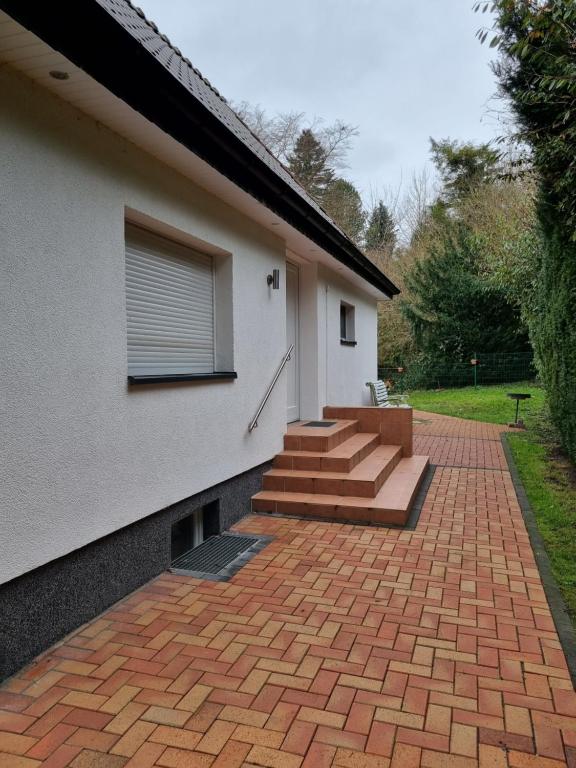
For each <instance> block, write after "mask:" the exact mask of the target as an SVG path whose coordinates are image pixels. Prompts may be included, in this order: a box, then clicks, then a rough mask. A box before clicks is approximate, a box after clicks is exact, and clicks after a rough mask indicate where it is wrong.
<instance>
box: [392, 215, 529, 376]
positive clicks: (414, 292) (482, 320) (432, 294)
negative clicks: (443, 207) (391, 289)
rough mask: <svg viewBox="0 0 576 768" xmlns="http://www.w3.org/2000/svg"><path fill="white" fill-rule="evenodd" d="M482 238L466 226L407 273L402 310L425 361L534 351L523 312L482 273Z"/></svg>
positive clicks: (456, 228) (446, 235)
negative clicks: (478, 242) (478, 352)
mask: <svg viewBox="0 0 576 768" xmlns="http://www.w3.org/2000/svg"><path fill="white" fill-rule="evenodd" d="M481 264H482V259H481V258H480V256H479V254H478V244H477V242H476V239H475V238H474V236H473V235H472V233H471V232H470V230H468V229H467V227H465V226H464V225H462V224H457V225H455V226H454V227H453V230H452V232H448V231H447V232H445V233H444V235H443V237H442V238H441V239H440V240H439V241H438V242H437V243H436V244H435V245H434V246H432V248H431V251H430V254H429V255H428V257H427V258H425V259H422V260H420V261H417V262H416V263H415V264H414V265H413V266H412V267H411V269H410V270H408V272H407V273H406V275H405V284H406V287H407V289H408V292H409V295H410V300H406V299H405V300H404V301H403V302H402V311H403V313H404V316H405V317H406V319H407V320H408V322H409V323H410V325H411V327H412V331H413V334H414V338H415V341H416V344H417V345H418V348H419V350H420V352H421V353H422V356H423V360H424V361H428V362H430V363H431V364H435V365H437V364H438V362H439V361H446V362H454V361H465V360H467V359H469V358H470V357H473V355H474V354H475V352H476V351H482V352H518V351H528V349H529V347H528V338H527V333H526V330H525V328H524V326H523V324H522V322H521V320H520V311H519V309H518V308H517V307H515V306H513V305H512V304H511V303H510V302H509V301H508V299H507V297H506V294H505V291H504V289H502V288H499V287H498V286H496V285H494V284H493V283H491V282H490V281H488V280H486V277H485V276H484V275H483V274H482V270H481V267H480V265H481Z"/></svg>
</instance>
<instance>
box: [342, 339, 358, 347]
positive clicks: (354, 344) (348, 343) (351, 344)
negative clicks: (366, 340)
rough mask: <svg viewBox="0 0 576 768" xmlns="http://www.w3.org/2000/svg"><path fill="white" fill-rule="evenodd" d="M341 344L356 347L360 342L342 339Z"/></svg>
mask: <svg viewBox="0 0 576 768" xmlns="http://www.w3.org/2000/svg"><path fill="white" fill-rule="evenodd" d="M340 344H343V345H344V346H345V347H355V346H356V344H358V342H357V341H349V340H348V339H340Z"/></svg>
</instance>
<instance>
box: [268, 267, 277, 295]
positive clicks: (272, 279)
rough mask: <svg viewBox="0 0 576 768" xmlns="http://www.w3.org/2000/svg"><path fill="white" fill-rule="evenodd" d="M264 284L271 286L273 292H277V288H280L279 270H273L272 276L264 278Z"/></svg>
mask: <svg viewBox="0 0 576 768" xmlns="http://www.w3.org/2000/svg"><path fill="white" fill-rule="evenodd" d="M266 282H267V283H268V285H271V286H272V288H273V289H274V290H275V291H277V290H278V288H280V270H279V269H273V270H272V274H271V275H268V277H267V278H266Z"/></svg>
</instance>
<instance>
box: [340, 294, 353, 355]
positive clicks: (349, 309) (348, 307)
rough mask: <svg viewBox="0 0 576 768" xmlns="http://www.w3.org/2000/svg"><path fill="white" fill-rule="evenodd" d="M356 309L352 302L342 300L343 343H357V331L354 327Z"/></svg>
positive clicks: (341, 337) (341, 330)
mask: <svg viewBox="0 0 576 768" xmlns="http://www.w3.org/2000/svg"><path fill="white" fill-rule="evenodd" d="M354 315H355V310H354V307H353V306H352V304H347V303H346V302H345V301H341V302H340V342H341V343H342V344H349V345H355V344H356V333H355V327H354V319H355V318H354Z"/></svg>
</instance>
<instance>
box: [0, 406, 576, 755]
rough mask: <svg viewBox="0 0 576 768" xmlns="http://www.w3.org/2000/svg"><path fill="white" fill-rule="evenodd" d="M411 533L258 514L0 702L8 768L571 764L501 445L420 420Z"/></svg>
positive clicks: (575, 697)
mask: <svg viewBox="0 0 576 768" xmlns="http://www.w3.org/2000/svg"><path fill="white" fill-rule="evenodd" d="M417 415H418V416H419V423H416V424H415V427H414V432H415V450H416V451H417V452H418V453H426V454H430V456H431V457H432V462H433V463H434V464H436V469H435V473H434V477H433V479H432V482H431V484H430V487H429V489H428V492H427V495H426V499H425V501H424V504H423V507H422V511H421V513H420V518H419V520H418V523H417V526H416V529H415V530H410V531H402V530H399V529H386V528H377V527H363V526H361V525H347V524H345V523H338V524H335V523H322V522H315V521H311V520H297V519H288V518H279V517H267V516H249V517H246V518H244V519H243V520H242V521H240V523H238V524H237V525H236V527H235V529H236V530H237V531H238V532H244V533H257V534H266V535H269V536H271V537H272V538H273V540H272V541H271V543H270V544H269V545H268V546H267V547H266V548H265V549H264V550H263V551H262V552H261V553H260V554H259V555H257V556H256V557H255V558H254V559H252V560H251V561H250V562H249V563H247V564H246V565H245V566H244V568H243V569H242V570H240V571H239V572H238V573H237V574H236V575H235V576H234V577H233V578H232V580H231V581H229V582H203V581H201V580H199V579H191V578H188V577H186V576H180V575H173V574H169V573H165V574H162V575H161V576H159V577H158V578H156V579H154V580H153V581H152V582H150V583H149V584H147V585H145V586H144V587H143V588H142V589H140V590H139V591H138V592H136V593H134V594H133V595H130V596H129V597H128V598H127V599H126V600H125V601H124V602H123V603H122V604H120V605H117V606H115V607H114V608H113V609H111V610H110V611H108V612H106V613H104V614H103V615H102V616H101V617H99V618H98V619H96V620H95V621H93V622H91V623H90V624H88V625H86V626H84V627H81V628H80V629H79V630H78V631H77V632H76V633H75V634H74V635H72V636H70V637H68V638H67V639H66V640H65V641H64V642H63V643H62V644H61V645H59V646H58V647H56V648H54V649H52V650H51V651H48V652H47V653H46V654H44V656H42V657H41V658H40V659H39V660H38V661H37V662H36V663H35V664H33V665H30V666H29V667H28V668H27V669H25V670H23V671H22V672H21V673H20V674H19V675H16V676H15V677H13V678H12V679H11V680H9V681H6V683H5V684H4V685H3V686H1V687H0V768H35V766H43V768H67V767H70V768H124V766H127V767H128V768H132V766H135V767H136V766H138V768H147V766H163V767H164V768H180V767H181V766H185V768H236V766H237V767H238V768H241V767H242V766H244V768H250V767H251V766H267V767H268V768H276V767H277V766H281V768H420V767H423V768H427V767H428V768H436V766H438V767H439V768H440V767H441V768H444V766H445V767H446V768H472V767H473V766H474V767H475V768H566V766H568V768H574V766H576V693H575V692H574V691H573V688H572V684H571V680H570V677H569V674H568V669H567V666H566V661H565V659H564V655H563V653H562V650H561V646H560V644H559V641H558V636H557V634H556V630H555V628H554V624H553V622H552V619H551V615H550V611H549V607H548V605H547V602H546V597H545V593H544V591H543V588H542V583H541V580H540V576H539V573H538V570H537V566H536V562H535V560H534V556H533V553H532V549H531V546H530V540H529V537H528V533H527V531H526V527H525V525H524V521H523V518H522V514H521V510H520V507H519V504H518V500H517V499H516V495H515V491H514V486H513V483H512V480H511V476H510V473H509V471H508V468H507V466H506V460H505V455H504V454H503V452H502V447H501V443H500V439H499V435H500V432H501V431H502V429H503V428H502V427H499V426H498V425H491V424H482V423H479V422H465V421H462V420H460V419H453V418H449V417H440V416H436V415H433V414H417Z"/></svg>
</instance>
